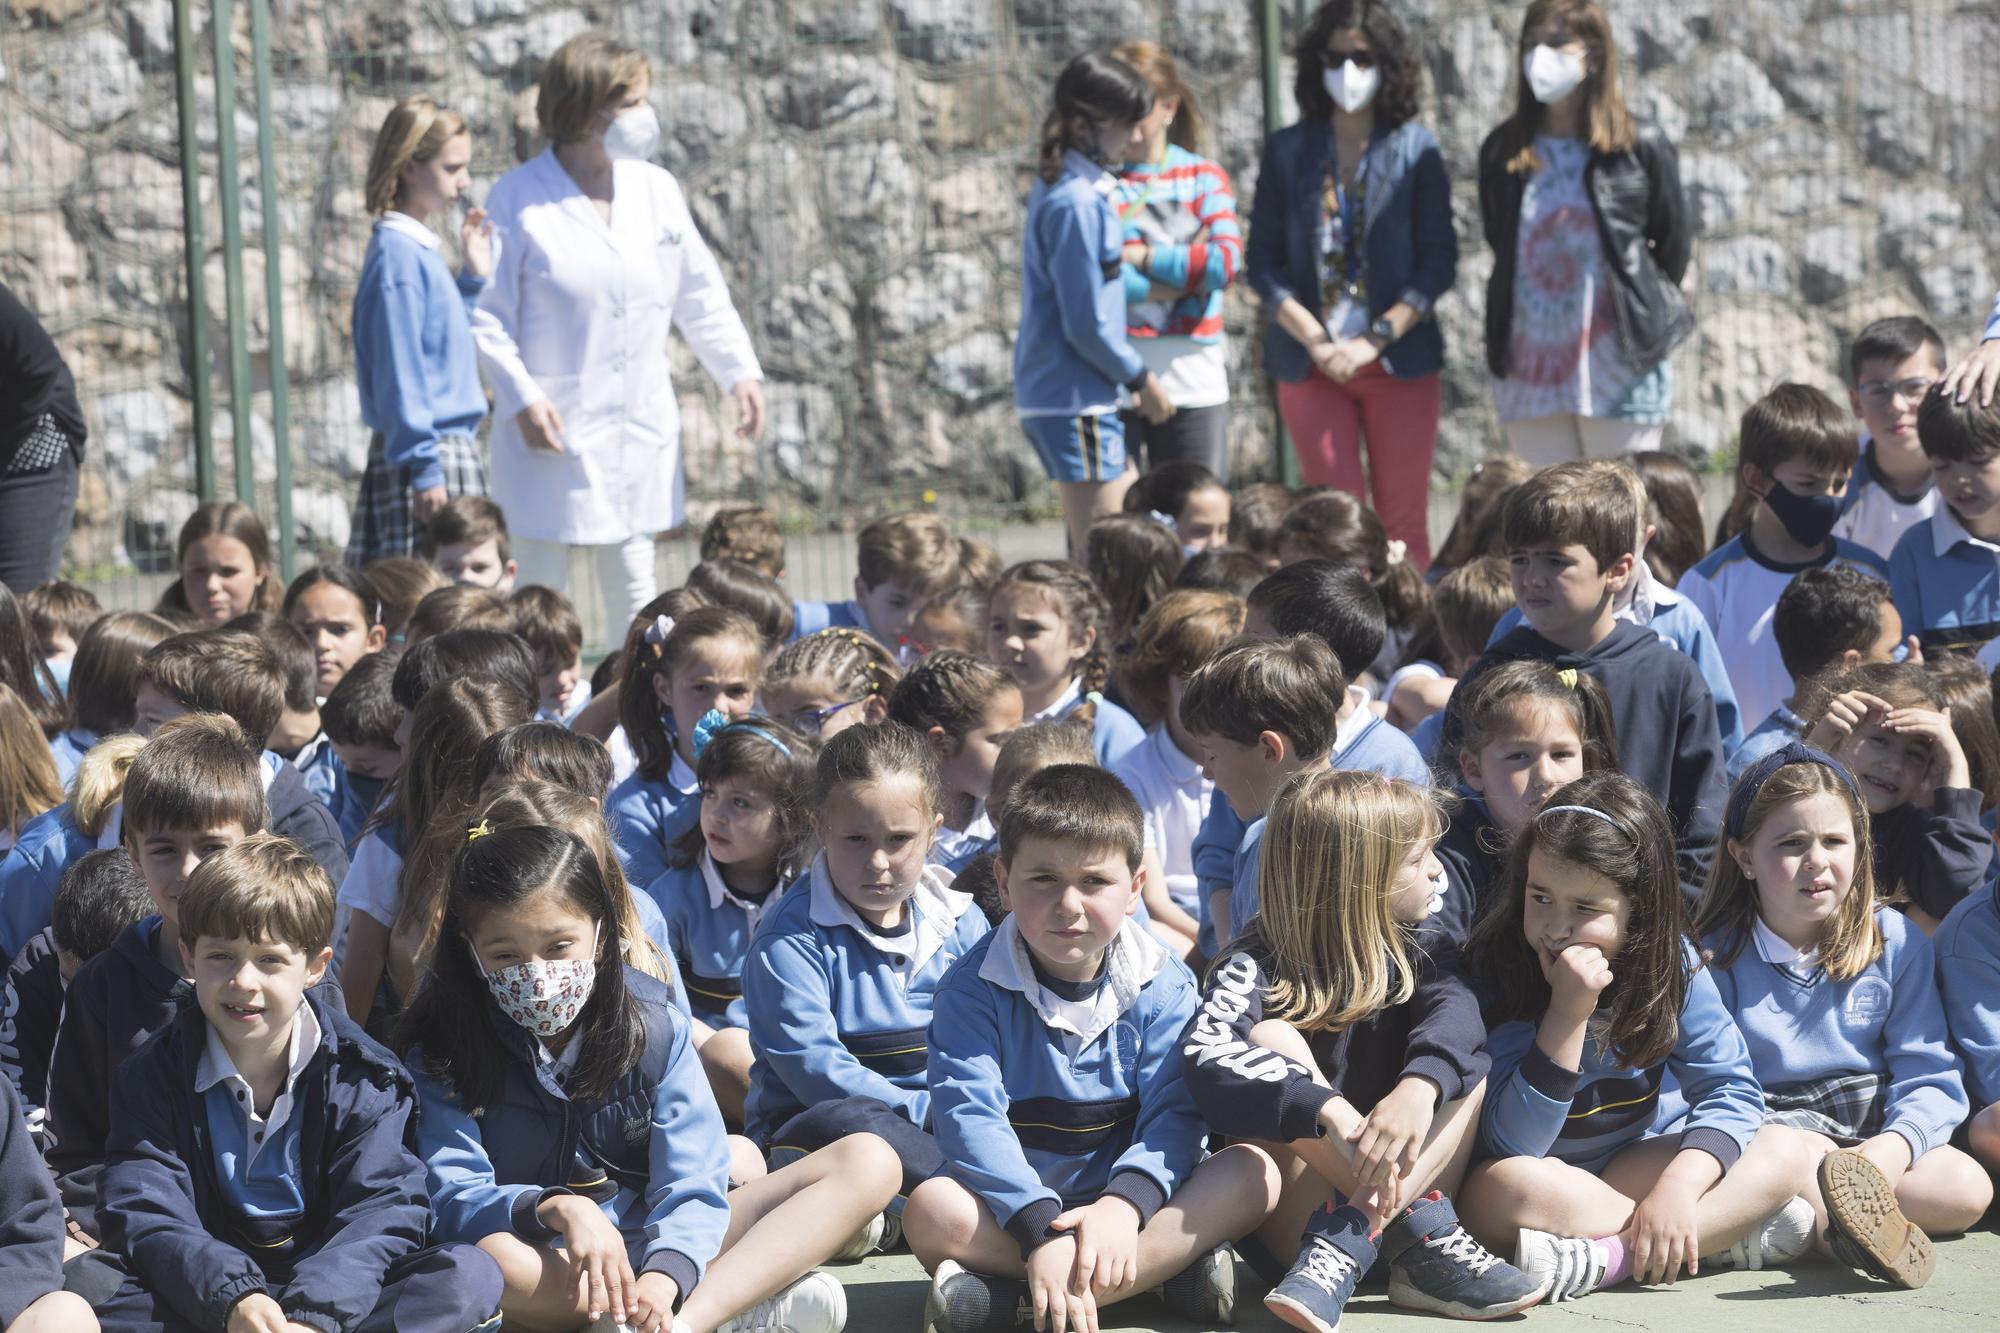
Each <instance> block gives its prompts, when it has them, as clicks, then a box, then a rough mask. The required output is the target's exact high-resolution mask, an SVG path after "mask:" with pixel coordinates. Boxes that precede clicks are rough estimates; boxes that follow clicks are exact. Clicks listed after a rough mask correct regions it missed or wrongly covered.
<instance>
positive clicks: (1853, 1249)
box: [1819, 1148, 1937, 1290]
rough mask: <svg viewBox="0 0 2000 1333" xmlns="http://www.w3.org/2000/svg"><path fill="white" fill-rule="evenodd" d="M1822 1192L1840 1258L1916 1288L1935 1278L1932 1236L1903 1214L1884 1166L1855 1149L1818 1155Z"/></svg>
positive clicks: (1860, 1269) (1832, 1243)
mask: <svg viewBox="0 0 2000 1333" xmlns="http://www.w3.org/2000/svg"><path fill="white" fill-rule="evenodd" d="M1819 1192H1820V1195H1821V1196H1822V1197H1823V1198H1824V1199H1825V1200H1826V1216H1827V1226H1826V1239H1827V1247H1828V1248H1829V1249H1831V1250H1832V1251H1833V1254H1834V1257H1835V1258H1836V1259H1838V1260H1840V1262H1841V1263H1843V1264H1846V1265H1847V1266H1848V1267H1849V1268H1852V1269H1854V1270H1856V1271H1857V1272H1860V1273H1863V1274H1866V1275H1867V1276H1869V1277H1874V1278H1880V1279H1881V1280H1882V1281H1884V1282H1889V1283H1893V1284H1894V1285H1896V1286H1898V1287H1903V1288H1906V1289H1911V1290H1914V1289H1915V1288H1917V1287H1921V1286H1923V1285H1924V1284H1925V1283H1926V1282H1929V1281H1930V1280H1931V1274H1932V1273H1933V1272H1934V1271H1935V1270H1936V1268H1937V1254H1936V1251H1935V1250H1933V1249H1932V1247H1931V1238H1930V1237H1929V1236H1926V1235H1925V1234H1924V1232H1923V1229H1922V1228H1921V1227H1919V1226H1917V1224H1916V1223H1914V1222H1912V1221H1911V1220H1910V1219H1909V1218H1907V1217H1905V1216H1903V1208H1902V1205H1901V1204H1899V1203H1898V1202H1897V1201H1896V1187H1895V1185H1894V1184H1893V1183H1891V1181H1890V1180H1889V1177H1888V1176H1886V1175H1884V1174H1883V1173H1882V1168H1881V1167H1879V1166H1876V1165H1875V1163H1873V1162H1871V1161H1869V1160H1868V1159H1867V1158H1866V1157H1864V1156H1862V1155H1861V1154H1860V1153H1858V1152H1856V1151H1854V1149H1852V1148H1842V1149H1840V1150H1839V1151H1837V1152H1830V1153H1828V1154H1827V1155H1826V1156H1824V1157H1822V1158H1820V1159H1819Z"/></svg>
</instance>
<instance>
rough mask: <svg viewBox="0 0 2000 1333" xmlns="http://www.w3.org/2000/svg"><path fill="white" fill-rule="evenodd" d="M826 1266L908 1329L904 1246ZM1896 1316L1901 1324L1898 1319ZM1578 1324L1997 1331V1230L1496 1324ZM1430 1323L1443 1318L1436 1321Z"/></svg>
mask: <svg viewBox="0 0 2000 1333" xmlns="http://www.w3.org/2000/svg"><path fill="white" fill-rule="evenodd" d="M831 1271H833V1272H835V1273H837V1274H838V1275H839V1277H840V1279H841V1281H842V1282H843V1283H844V1284H845V1285H846V1288H847V1327H848V1330H849V1333H917V1329H918V1327H919V1325H920V1323H921V1321H922V1319H923V1307H924V1292H925V1291H926V1290H927V1289H928V1287H929V1281H928V1279H926V1278H925V1276H924V1271H923V1269H922V1268H920V1267H919V1266H918V1265H917V1261H916V1260H915V1259H912V1258H911V1257H910V1256H909V1255H908V1254H896V1255H891V1256H887V1257H883V1256H877V1257H875V1258H873V1259H869V1260H866V1261H865V1262H862V1263H859V1264H849V1265H844V1266H842V1267H838V1268H835V1269H832V1270H831ZM1237 1273H1238V1275H1239V1277H1240V1278H1242V1279H1243V1280H1244V1281H1245V1282H1246V1283H1249V1282H1253V1281H1254V1279H1252V1278H1251V1277H1250V1274H1249V1270H1248V1269H1246V1268H1244V1267H1242V1265H1240V1264H1239V1265H1238V1266H1237ZM1262 1295H1263V1290H1262V1288H1261V1287H1256V1288H1248V1287H1246V1288H1245V1290H1244V1291H1243V1296H1242V1299H1241V1300H1239V1303H1238V1308H1239V1317H1238V1319H1237V1321H1236V1324H1235V1327H1236V1328H1238V1329H1241V1330H1244V1331H1245V1333H1276V1331H1277V1330H1280V1329H1285V1328H1286V1327H1287V1326H1286V1325H1285V1324H1283V1323H1280V1322H1279V1321H1278V1320H1277V1319H1275V1318H1273V1317H1272V1316H1271V1315H1270V1314H1269V1313H1268V1312H1267V1311H1266V1310H1265V1309H1264V1306H1263V1303H1262V1300H1261V1297H1262ZM1431 1318H1432V1317H1431V1316H1426V1315H1417V1314H1411V1313H1408V1312H1406V1311H1402V1310H1398V1309H1395V1308H1394V1307H1392V1306H1391V1305H1390V1304H1389V1301H1388V1297H1387V1295H1386V1294H1385V1293H1384V1292H1383V1291H1382V1290H1381V1289H1379V1288H1377V1289H1375V1290H1372V1291H1371V1290H1370V1289H1369V1288H1367V1287H1365V1286H1364V1287H1363V1288H1362V1290H1361V1293H1360V1294H1359V1295H1358V1296H1357V1297H1356V1298H1355V1300H1354V1301H1353V1303H1352V1304H1350V1305H1349V1306H1348V1308H1347V1315H1346V1317H1345V1318H1344V1319H1342V1321H1341V1328H1342V1329H1343V1330H1346V1333H1367V1331H1368V1330H1383V1331H1385V1333H1387V1331H1389V1330H1395V1331H1396V1333H1415V1330H1416V1329H1417V1327H1419V1326H1418V1325H1417V1324H1416V1323H1414V1322H1413V1321H1416V1320H1420V1319H1421V1320H1427V1321H1428V1320H1431ZM1904 1319H1908V1320H1909V1321H1910V1323H1908V1324H1903V1323H1902V1322H1901V1321H1902V1320H1904ZM1586 1325H1595V1326H1599V1327H1612V1328H1631V1329H1661V1330H1666V1329H1672V1330H1686V1329H1701V1330H1704V1333H1734V1331H1735V1330H1739V1329H1741V1330H1773V1331H1776V1330H1785V1331H1786V1333H1846V1331H1847V1330H1855V1331H1856V1333H1860V1331H1861V1330H1866V1331H1867V1333H1880V1331H1881V1330H1886V1329H1897V1330H1899V1333H1919V1331H1920V1333H1959V1330H1965V1331H1966V1333H1971V1331H1972V1330H1981V1331H1982V1333H1995V1330H2000V1233H1996V1231H1995V1220H1994V1219H1992V1218H1989V1219H1988V1221H1987V1223H1986V1225H1984V1226H1983V1227H1981V1228H1980V1229H1979V1230H1978V1231H1976V1232H1974V1233H1973V1234H1971V1235H1968V1236H1963V1237H1960V1238H1958V1239H1957V1240H1951V1241H1943V1242H1940V1243H1939V1244H1938V1263H1937V1276H1936V1277H1935V1278H1934V1279H1932V1281H1931V1283H1930V1285H1929V1286H1927V1287H1925V1288H1924V1289H1923V1290H1921V1291H1892V1290H1890V1289H1889V1288H1887V1287H1884V1286H1880V1285H1871V1284H1868V1283H1865V1282H1863V1281H1862V1280H1861V1279H1860V1278H1858V1277H1855V1276H1853V1275H1851V1274H1849V1273H1847V1272H1846V1271H1845V1270H1842V1269H1836V1268H1833V1267H1831V1266H1827V1265H1817V1264H1815V1265H1810V1266H1802V1267H1800V1268H1797V1269H1795V1270H1792V1271H1789V1272H1763V1273H1721V1274H1709V1275H1706V1276H1703V1277H1700V1278H1695V1279H1692V1280H1686V1279H1684V1280H1683V1281H1682V1282H1680V1283H1679V1284H1677V1285H1676V1286H1674V1287H1672V1288H1666V1287H1661V1288H1657V1289H1654V1288H1643V1287H1635V1286H1632V1285H1629V1284H1628V1285H1625V1286H1621V1287H1617V1288H1613V1289H1611V1290H1608V1291H1602V1292H1598V1293H1596V1294H1595V1295H1593V1296H1591V1297H1589V1298H1588V1299H1586V1300H1583V1301H1578V1302H1575V1303H1573V1304H1568V1305H1553V1306H1541V1307H1538V1308H1536V1309H1534V1310H1530V1311H1529V1312H1528V1313H1526V1314H1525V1315H1520V1316H1518V1317H1516V1318H1514V1319H1510V1320H1503V1321H1501V1322H1500V1324H1498V1325H1496V1327H1503V1328H1504V1327H1517V1328H1521V1329H1524V1330H1532V1329H1544V1330H1560V1329H1565V1328H1581V1327H1584V1326H1586ZM1431 1326H1432V1327H1434V1328H1439V1329H1443V1328H1446V1327H1449V1325H1448V1324H1447V1323H1446V1322H1444V1321H1435V1322H1432V1324H1431ZM1102 1327H1103V1329H1104V1330H1105V1333H1111V1331H1112V1330H1157V1333H1184V1331H1186V1330H1191V1329H1192V1328H1193V1325H1190V1324H1186V1323H1182V1322H1180V1321H1178V1320H1173V1319H1169V1318H1167V1317H1166V1315H1165V1314H1164V1313H1163V1312H1162V1311H1161V1310H1160V1307H1159V1306H1158V1305H1157V1304H1155V1303H1154V1302H1152V1301H1151V1300H1148V1299H1144V1298H1142V1299H1139V1300H1134V1301H1131V1302H1128V1303H1127V1304H1124V1305H1120V1306H1114V1307H1112V1308H1111V1309H1110V1310H1109V1311H1107V1312H1106V1320H1105V1323H1104V1324H1103V1325H1102Z"/></svg>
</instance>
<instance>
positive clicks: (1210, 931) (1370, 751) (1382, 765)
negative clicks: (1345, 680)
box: [1192, 702, 1431, 958]
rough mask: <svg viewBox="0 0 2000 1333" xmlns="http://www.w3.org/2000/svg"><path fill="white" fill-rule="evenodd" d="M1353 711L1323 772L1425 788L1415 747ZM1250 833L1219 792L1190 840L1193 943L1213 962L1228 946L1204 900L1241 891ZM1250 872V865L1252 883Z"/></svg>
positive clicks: (1427, 777)
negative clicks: (1197, 923)
mask: <svg viewBox="0 0 2000 1333" xmlns="http://www.w3.org/2000/svg"><path fill="white" fill-rule="evenodd" d="M1355 709H1356V711H1355V712H1353V713H1350V714H1348V722H1347V724H1346V725H1345V726H1344V727H1343V728H1342V730H1343V731H1347V732H1349V733H1350V734H1348V735H1347V736H1345V737H1336V739H1335V741H1334V749H1333V753H1332V754H1330V755H1328V756H1327V761H1326V762H1327V766H1328V767H1329V768H1336V769H1355V770H1358V771H1360V772H1363V773H1380V774H1382V775H1383V776H1384V777H1390V778H1403V779H1405V780H1406V781H1409V782H1414V783H1417V784H1419V785H1420V786H1429V785H1430V783H1431V770H1430V767H1429V765H1427V764H1425V763H1424V760H1423V756H1421V755H1419V754H1418V753H1417V747H1416V746H1415V745H1414V744H1412V743H1411V741H1410V738H1409V737H1408V736H1405V735H1404V734H1403V733H1402V732H1400V731H1398V730H1396V728H1394V727H1392V726H1390V725H1389V724H1388V723H1387V722H1384V721H1383V720H1382V719H1381V718H1379V717H1376V716H1375V715H1374V713H1373V712H1372V711H1369V710H1368V707H1367V704H1366V703H1365V702H1357V703H1356V704H1355ZM1249 827H1250V824H1249V821H1248V820H1246V819H1244V818H1243V817H1242V816H1241V815H1239V814H1237V813H1236V811H1235V810H1233V809H1231V808H1230V805H1229V798H1228V797H1226V796H1224V795H1223V794H1222V791H1221V789H1220V788H1218V789H1217V790H1216V792H1215V795H1214V796H1213V797H1212V798H1210V800H1209V803H1208V814H1207V815H1205V816H1204V817H1203V818H1202V821H1201V828H1200V830H1199V831H1197V832H1196V834H1195V836H1194V847H1193V849H1192V856H1193V860H1194V875H1195V888H1196V892H1197V893H1198V894H1199V902H1198V904H1197V905H1198V906H1199V908H1200V911H1199V913H1198V916H1199V917H1200V919H1201V922H1202V930H1201V934H1200V936H1199V937H1198V939H1197V941H1196V942H1197V943H1198V944H1199V945H1200V947H1201V951H1202V953H1203V954H1204V955H1205V956H1207V957H1209V958H1213V957H1215V955H1216V952H1217V950H1219V949H1220V948H1221V946H1222V945H1223V944H1226V943H1228V941H1227V940H1218V939H1216V937H1215V926H1214V923H1213V922H1211V921H1209V919H1208V898H1209V895H1210V894H1212V893H1215V892H1217V891H1219V890H1222V889H1227V888H1232V887H1233V888H1237V889H1240V888H1241V887H1242V884H1243V880H1242V878H1241V871H1242V870H1243V868H1244V867H1243V864H1242V863H1241V861H1240V859H1239V858H1240V854H1241V853H1242V851H1243V846H1244V842H1243V835H1244V834H1245V833H1246V832H1248V831H1249ZM1254 869H1255V867H1254V865H1253V866H1252V870H1253V875H1252V878H1253V880H1254V878H1255V876H1254Z"/></svg>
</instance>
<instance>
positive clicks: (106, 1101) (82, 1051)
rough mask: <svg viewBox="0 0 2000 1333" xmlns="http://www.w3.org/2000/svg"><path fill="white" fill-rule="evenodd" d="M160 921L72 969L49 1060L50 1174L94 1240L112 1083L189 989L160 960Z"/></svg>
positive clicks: (123, 934)
mask: <svg viewBox="0 0 2000 1333" xmlns="http://www.w3.org/2000/svg"><path fill="white" fill-rule="evenodd" d="M159 939H160V918H159V917H157V916H149V917H147V918H146V919H145V920H143V921H137V922H134V923H133V924H132V925H130V926H127V927H126V928H125V929H124V930H122V931H120V932H119V933H118V938H117V939H114V940H113V941H111V947H110V948H109V949H106V950H105V951H104V952H103V953H101V954H99V955H97V957H95V958H93V959H91V960H90V961H89V962H87V963H85V964H84V965H83V966H82V967H80V968H78V969H77V972H76V976H75V977H74V978H73V979H72V980H71V981H70V983H69V994H68V997H67V999H66V1001H65V1002H64V1004H63V1016H62V1025H61V1026H60V1027H58V1028H57V1029H56V1046H55V1051H54V1053H53V1054H51V1055H50V1057H49V1100H48V1119H47V1121H46V1122H45V1123H46V1127H47V1132H48V1138H49V1149H48V1159H49V1169H50V1170H51V1171H53V1172H55V1176H56V1182H57V1184H58V1185H60V1186H61V1189H62V1200H63V1204H64V1205H65V1206H66V1207H67V1208H68V1209H69V1211H70V1216H71V1217H73V1218H75V1219H76V1222H77V1225H79V1226H81V1227H82V1228H83V1229H84V1230H85V1231H87V1232H89V1233H90V1234H91V1235H93V1236H95V1235H97V1234H98V1230H97V1220H96V1219H97V1190H98V1177H99V1175H100V1174H101V1173H102V1172H103V1170H104V1145H105V1142H106V1140H108V1139H109V1138H110V1136H111V1087H112V1076H113V1075H114V1074H116V1073H117V1071H118V1066H119V1065H121V1064H123V1063H124V1062H125V1057H126V1056H128V1055H130V1054H132V1052H134V1051H136V1050H138V1049H139V1048H140V1047H141V1046H143V1045H145V1044H146V1039H147V1038H149V1037H151V1036H152V1035H153V1034H154V1033H155V1032H158V1031H159V1030H160V1029H161V1028H163V1027H165V1026H166V1025H167V1024H168V1023H170V1022H172V1021H173V1018H174V1013H175V1010H176V1006H177V1004H178V1002H179V1000H180V997H181V996H183V995H188V996H192V995H193V994H194V987H193V986H191V985H190V984H189V983H188V982H187V980H186V979H185V978H184V977H182V976H181V974H180V973H179V972H178V971H176V970H175V969H173V968H170V967H167V966H166V965H165V964H163V963H162V962H161V961H160V958H159V952H158V948H157V946H158V944H159Z"/></svg>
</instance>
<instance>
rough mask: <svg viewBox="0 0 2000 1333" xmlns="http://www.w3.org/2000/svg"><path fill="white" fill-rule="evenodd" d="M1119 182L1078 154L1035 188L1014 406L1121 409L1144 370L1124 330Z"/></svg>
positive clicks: (1056, 410)
mask: <svg viewBox="0 0 2000 1333" xmlns="http://www.w3.org/2000/svg"><path fill="white" fill-rule="evenodd" d="M1117 188H1118V182H1117V180H1116V178H1114V177H1113V176H1112V175H1111V174H1110V173H1108V172H1106V171H1105V170H1104V169H1103V168H1102V167H1100V166H1098V165H1097V164H1096V163H1094V162H1092V161H1091V160H1090V159H1089V158H1087V157H1085V156H1084V155H1083V154H1081V153H1078V152H1074V151H1072V152H1068V153H1065V154H1063V160H1062V174H1061V175H1060V176H1058V177H1057V178H1056V180H1055V181H1054V182H1053V183H1051V182H1049V181H1044V180H1040V179H1037V180H1036V181H1035V184H1034V188H1033V189H1031V190H1030V191H1029V192H1028V218H1027V224H1026V226H1025V227H1024V228H1023V231H1022V237H1021V321H1020V327H1019V331H1018V333H1017V334H1016V336H1015V339H1014V410H1015V411H1017V412H1019V413H1020V414H1021V415H1023V416H1070V417H1073V416H1081V415H1084V414H1086V413H1093V412H1096V413H1105V412H1111V411H1113V410H1115V409H1116V407H1117V405H1118V390H1119V389H1120V388H1121V387H1123V386H1125V385H1128V384H1131V383H1133V382H1134V381H1135V380H1137V379H1139V378H1140V377H1141V376H1142V375H1144V374H1145V373H1146V363H1145V362H1144V361H1143V360H1141V359H1140V357H1139V353H1138V352H1137V351H1136V350H1134V348H1133V346H1132V344H1131V342H1130V340H1128V339H1127V338H1126V336H1125V329H1126V315H1125V278H1124V245H1125V224H1124V223H1123V222H1122V221H1120V220H1119V217H1118V208H1117V205H1116V202H1115V196H1116V192H1117Z"/></svg>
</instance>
